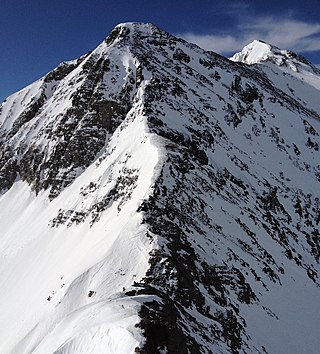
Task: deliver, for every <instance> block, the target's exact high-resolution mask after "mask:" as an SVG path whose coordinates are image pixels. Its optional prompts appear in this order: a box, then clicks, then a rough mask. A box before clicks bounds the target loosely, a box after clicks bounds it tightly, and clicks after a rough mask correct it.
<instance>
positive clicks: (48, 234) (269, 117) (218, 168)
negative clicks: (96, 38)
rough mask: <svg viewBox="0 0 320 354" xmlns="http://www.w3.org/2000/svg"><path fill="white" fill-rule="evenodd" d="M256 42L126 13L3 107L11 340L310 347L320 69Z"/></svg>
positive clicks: (50, 347) (49, 344)
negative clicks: (215, 48) (203, 41)
mask: <svg viewBox="0 0 320 354" xmlns="http://www.w3.org/2000/svg"><path fill="white" fill-rule="evenodd" d="M254 46H258V47H263V48H264V50H266V51H267V53H268V55H267V56H266V55H264V54H263V55H262V56H261V55H258V54H259V53H258V54H257V52H259V51H258V50H257V49H256V48H252V46H251V47H250V48H251V52H250V51H248V50H247V51H248V52H249V54H252V53H255V55H254V56H253V57H251V59H250V58H249V59H250V60H249V59H248V57H250V55H249V56H247V57H246V54H243V53H242V54H241V55H240V54H239V55H238V56H234V57H233V60H234V61H240V62H239V63H237V62H232V61H229V60H228V59H226V58H223V57H221V56H219V55H217V54H215V53H212V52H205V51H203V50H202V49H200V48H199V47H197V46H195V45H192V44H189V43H187V42H185V41H183V40H180V39H177V38H175V37H173V36H171V35H170V34H168V33H166V32H164V31H162V30H160V29H159V28H157V27H155V26H153V25H150V24H140V23H127V24H121V25H118V26H117V27H116V28H115V29H114V30H113V32H112V33H111V34H110V36H109V37H107V38H106V40H105V41H104V42H103V43H102V44H101V45H100V46H99V47H98V48H97V49H95V50H94V51H93V52H91V53H89V54H87V55H86V56H83V57H81V58H80V59H79V60H76V61H72V62H67V63H64V64H62V65H60V66H59V67H58V68H57V69H55V70H54V71H53V72H51V73H49V74H48V75H46V76H45V77H44V78H42V79H40V80H39V81H37V82H36V83H34V84H32V85H30V86H29V87H27V88H26V89H24V90H22V91H20V92H18V93H17V94H14V95H12V96H10V97H9V98H8V99H7V100H6V101H5V102H4V103H3V104H2V106H1V116H0V124H1V128H0V129H1V130H0V141H1V157H0V176H1V178H0V189H1V190H2V196H1V199H0V211H1V212H0V223H1V225H3V227H2V230H3V231H2V234H1V238H0V242H1V244H0V246H1V248H0V249H1V257H2V259H3V261H2V262H1V266H0V281H1V294H0V299H1V301H0V303H1V304H2V308H1V317H0V318H1V319H0V321H1V323H2V325H1V326H2V327H4V325H3V324H4V323H6V325H5V330H4V331H2V332H1V351H2V352H4V353H10V352H13V353H14V352H19V353H104V352H105V353H131V352H133V351H134V350H135V351H136V352H141V353H143V352H145V353H164V352H168V353H212V352H214V353H230V352H232V353H262V352H266V353H279V352H281V353H316V352H317V349H318V346H319V344H320V343H319V339H318V336H317V335H316V329H317V328H318V327H319V325H320V316H319V311H316V307H317V299H318V297H319V279H318V272H319V256H320V253H319V252H320V247H319V222H320V202H319V194H318V191H319V181H320V165H319V158H318V156H319V131H320V129H319V128H320V119H319V113H320V112H319V106H318V105H317V102H318V99H319V95H320V93H319V86H318V83H319V80H320V76H319V72H318V71H317V70H314V67H313V66H312V65H311V64H310V63H308V62H306V61H304V60H302V61H301V58H300V57H297V56H294V55H293V54H290V55H289V56H288V58H287V57H286V58H287V59H286V63H287V64H286V65H285V66H284V65H281V63H280V62H279V60H278V56H281V55H285V53H288V52H286V51H280V50H278V49H277V50H275V49H274V47H271V46H269V45H265V44H263V45H262V44H261V43H260V42H255V43H254V45H253V47H254ZM266 48H269V49H268V50H267V49H266ZM258 49H259V48H258ZM245 50H246V49H244V51H245ZM245 57H246V59H245ZM292 58H293V59H292ZM246 60H249V62H248V61H246ZM266 60H267V61H266ZM292 60H293V61H294V64H295V65H296V67H297V68H299V70H293V69H292V65H293V64H292V65H291V61H292ZM241 62H244V63H241ZM247 63H249V64H251V65H249V66H248V65H246V64H247ZM279 63H280V64H279ZM301 298H303V299H304V301H301ZM13 304H14V305H13ZM292 308H294V309H295V313H292V310H291V309H292ZM266 333H267V334H268V335H266ZM284 338H285V340H284Z"/></svg>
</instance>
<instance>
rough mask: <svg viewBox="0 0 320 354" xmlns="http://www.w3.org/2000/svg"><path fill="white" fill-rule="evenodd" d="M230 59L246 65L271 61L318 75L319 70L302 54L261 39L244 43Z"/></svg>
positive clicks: (294, 69) (297, 70)
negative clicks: (240, 49) (239, 50)
mask: <svg viewBox="0 0 320 354" xmlns="http://www.w3.org/2000/svg"><path fill="white" fill-rule="evenodd" d="M230 60H232V61H235V62H242V63H245V64H248V65H252V64H257V63H261V62H268V61H269V62H273V63H275V64H277V65H279V66H285V67H289V68H290V69H291V70H292V71H295V72H299V71H300V70H305V71H310V72H312V73H314V74H317V75H319V74H320V70H319V69H318V68H316V67H315V66H314V65H313V64H311V63H310V62H309V61H308V60H307V59H306V58H304V57H303V56H302V55H299V54H296V53H294V52H292V51H290V50H283V49H279V48H278V47H276V46H274V45H271V44H268V43H266V42H264V41H261V40H259V41H258V40H254V41H253V42H251V43H249V44H248V45H246V46H245V47H244V48H243V49H242V51H241V52H239V53H236V54H234V55H233V56H232V57H231V58H230Z"/></svg>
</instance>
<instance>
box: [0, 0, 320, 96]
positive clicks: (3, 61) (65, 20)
mask: <svg viewBox="0 0 320 354" xmlns="http://www.w3.org/2000/svg"><path fill="white" fill-rule="evenodd" d="M319 14H320V1H319V0H306V1H302V0H299V1H298V0H290V1H287V0H278V1H273V0H268V1H260V0H243V1H229V0H199V1H196V0H185V1H180V0H178V1H174V0H170V1H169V0H162V1H157V0H134V1H133V0H131V1H129V0H111V1H103V0H87V1H84V0H51V1H45V0H0V48H1V55H0V101H2V100H3V99H4V98H5V97H6V96H8V95H9V94H11V93H13V92H15V91H17V90H19V89H21V88H23V87H24V86H26V85H27V84H29V83H31V82H33V81H34V80H36V79H38V78H39V77H41V76H42V75H44V74H45V73H46V72H48V71H50V70H52V69H53V68H54V67H56V66H57V65H58V64H59V63H60V62H61V61H64V60H70V59H74V58H76V57H79V56H80V55H82V54H84V53H86V52H88V51H89V50H92V49H94V48H95V47H96V46H97V45H98V44H99V43H100V42H102V40H103V39H104V38H105V37H106V36H107V35H108V33H110V31H111V30H112V28H113V27H114V26H115V25H116V24H118V23H120V22H128V21H141V22H152V23H154V24H156V25H158V26H159V27H161V28H163V29H165V30H167V31H168V32H170V33H173V34H179V35H180V36H183V37H184V38H187V39H189V40H192V41H194V42H197V43H198V44H200V45H202V46H203V47H205V48H209V49H212V50H215V51H217V52H220V53H222V54H225V55H229V54H231V53H232V54H233V52H236V51H239V50H240V49H241V48H242V47H243V45H245V44H247V43H248V42H250V41H251V40H252V39H254V38H256V37H259V38H256V39H263V40H266V41H268V42H271V43H272V44H276V45H278V46H280V47H282V48H283V49H291V50H295V51H298V52H300V53H303V54H304V55H306V56H307V58H308V59H310V60H311V61H313V62H314V63H315V64H318V63H320V16H319Z"/></svg>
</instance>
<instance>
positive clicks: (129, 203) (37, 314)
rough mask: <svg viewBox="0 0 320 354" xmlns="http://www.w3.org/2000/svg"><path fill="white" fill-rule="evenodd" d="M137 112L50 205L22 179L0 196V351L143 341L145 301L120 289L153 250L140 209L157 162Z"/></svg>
mask: <svg viewBox="0 0 320 354" xmlns="http://www.w3.org/2000/svg"><path fill="white" fill-rule="evenodd" d="M138 95H140V96H142V95H143V87H141V88H140V90H139V92H138ZM141 105H142V102H141V100H137V102H136V104H135V105H134V106H133V107H132V110H131V111H130V112H129V113H128V115H127V117H126V119H125V120H124V122H123V123H122V124H121V125H120V127H119V128H118V129H117V130H116V131H115V132H114V134H113V136H112V138H111V139H110V140H109V142H108V144H107V145H106V146H105V147H104V151H103V154H102V155H101V157H100V158H99V159H98V160H97V161H96V162H95V163H93V164H92V165H90V166H89V167H88V168H87V169H86V170H85V171H84V172H83V173H82V174H81V176H79V177H78V178H77V179H76V180H75V181H74V183H73V184H72V185H70V186H68V187H67V188H65V189H64V190H63V191H62V192H61V194H60V195H59V196H57V198H55V199H54V201H52V202H51V203H50V202H49V199H48V192H41V193H39V194H38V195H37V196H36V195H35V193H34V192H32V191H31V190H30V187H29V186H28V185H27V184H26V183H25V182H22V181H18V182H16V183H14V185H13V186H12V188H11V189H10V190H9V191H8V192H7V193H5V194H4V195H3V196H2V198H1V199H0V210H1V213H0V224H1V238H0V253H1V264H0V274H1V277H0V282H1V293H0V300H1V301H0V302H1V304H2V305H1V306H2V307H1V315H0V322H1V328H2V330H1V334H0V337H1V352H2V353H11V352H12V353H31V352H32V353H75V352H78V353H97V354H98V353H100V354H101V353H129V352H133V351H134V348H135V347H136V346H138V345H139V344H140V343H141V341H142V337H141V334H139V332H138V331H137V329H135V327H134V325H135V324H136V323H137V322H138V321H139V320H138V309H139V307H140V306H139V302H142V301H145V298H146V296H141V297H135V298H132V297H128V296H125V290H130V288H131V286H132V284H133V282H134V281H139V280H140V279H141V278H142V277H143V276H144V274H145V272H146V270H147V267H148V257H147V256H148V252H149V251H150V250H151V248H152V247H153V244H152V240H151V241H150V237H149V238H148V237H146V233H147V229H146V227H145V226H143V225H142V224H141V220H142V219H141V215H140V214H139V213H137V212H136V210H137V208H138V207H139V205H140V204H141V202H142V201H143V200H144V198H145V197H146V196H147V195H148V194H149V193H150V188H151V186H152V183H153V181H154V178H155V177H156V172H155V171H156V166H157V164H158V161H159V152H158V148H157V147H156V146H155V144H156V142H154V141H152V137H151V136H150V134H149V133H148V129H147V127H146V121H145V117H144V116H143V115H142V114H141V110H142V106H141ZM148 299H152V297H150V296H149V297H148ZM10 304H11V305H10Z"/></svg>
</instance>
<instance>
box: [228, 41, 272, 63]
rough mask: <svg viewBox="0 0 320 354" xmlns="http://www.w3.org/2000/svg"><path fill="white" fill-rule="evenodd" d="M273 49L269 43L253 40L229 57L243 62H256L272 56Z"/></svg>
mask: <svg viewBox="0 0 320 354" xmlns="http://www.w3.org/2000/svg"><path fill="white" fill-rule="evenodd" d="M272 54H273V51H272V47H271V45H270V44H267V43H265V42H262V41H257V40H254V41H253V42H252V43H249V44H248V45H246V46H245V47H244V48H243V49H242V51H241V52H239V53H236V54H234V55H233V57H231V58H230V60H232V61H240V62H242V63H245V64H249V65H250V64H256V63H259V62H260V61H265V60H267V59H268V58H269V57H270V56H272Z"/></svg>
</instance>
